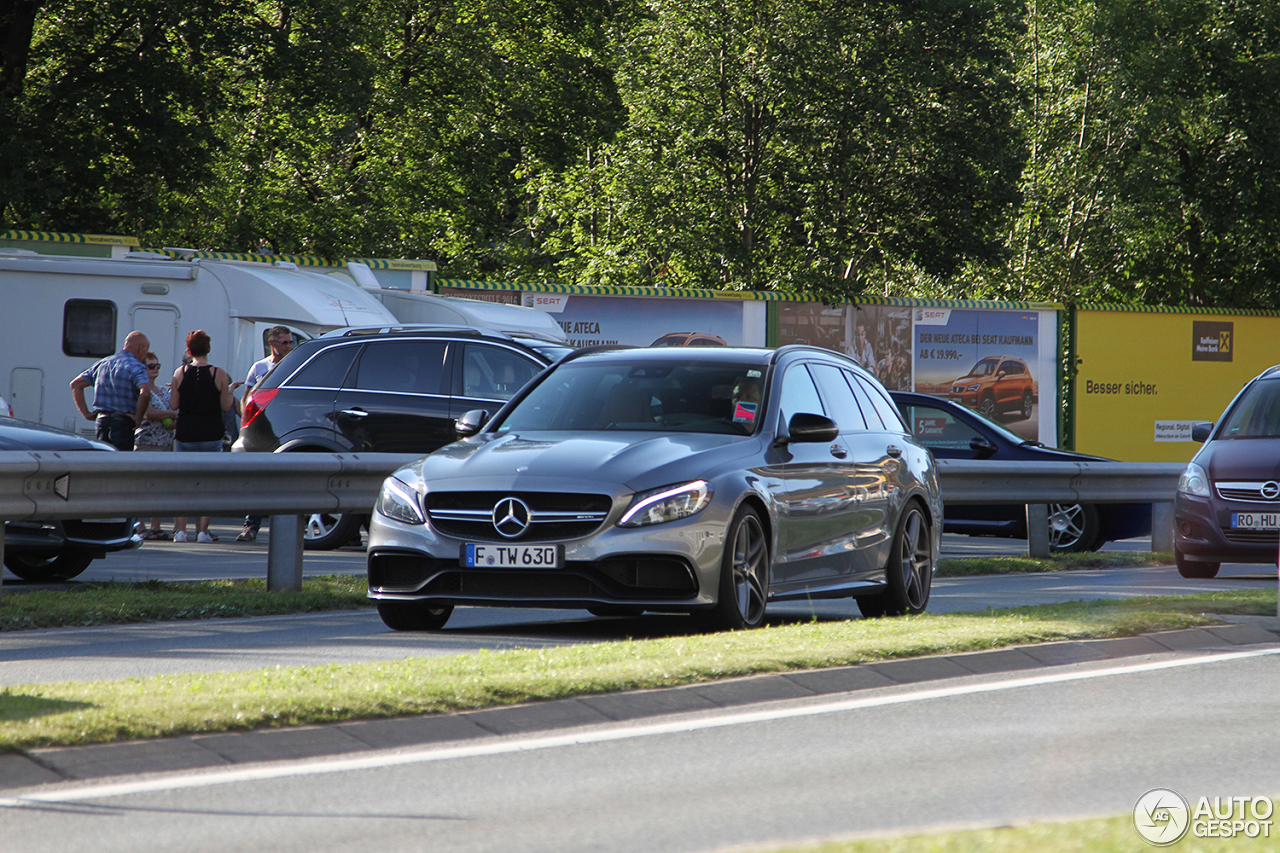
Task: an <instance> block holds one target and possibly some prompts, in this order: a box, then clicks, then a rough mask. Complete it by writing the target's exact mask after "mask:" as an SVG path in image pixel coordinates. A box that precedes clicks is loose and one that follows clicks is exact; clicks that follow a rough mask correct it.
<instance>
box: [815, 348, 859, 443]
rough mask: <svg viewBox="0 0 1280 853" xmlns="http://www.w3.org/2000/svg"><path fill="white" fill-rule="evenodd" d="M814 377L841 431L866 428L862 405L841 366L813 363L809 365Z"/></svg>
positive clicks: (832, 417)
mask: <svg viewBox="0 0 1280 853" xmlns="http://www.w3.org/2000/svg"><path fill="white" fill-rule="evenodd" d="M809 371H810V372H811V373H813V378H814V379H816V380H817V381H818V387H820V388H821V389H822V399H823V401H825V402H826V404H827V408H829V409H830V410H831V419H832V420H833V421H835V422H836V424H837V425H839V427H840V432H842V433H843V432H854V431H855V430H865V429H866V428H867V421H866V419H865V418H864V417H863V416H862V407H861V406H859V405H858V401H857V400H856V399H855V398H854V396H853V389H852V388H850V387H849V383H847V382H845V379H844V376H843V375H842V372H841V370H840V368H838V367H833V366H832V365H829V364H813V365H810V366H809Z"/></svg>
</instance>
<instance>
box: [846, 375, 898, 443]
mask: <svg viewBox="0 0 1280 853" xmlns="http://www.w3.org/2000/svg"><path fill="white" fill-rule="evenodd" d="M846 375H847V376H848V377H849V381H850V384H852V385H853V387H854V388H855V389H856V390H859V391H861V393H860V394H859V395H858V401H859V402H862V400H863V398H864V395H865V398H866V399H868V400H870V401H871V405H872V406H873V407H874V408H875V410H876V413H877V414H878V415H880V420H881V421H882V422H883V423H884V426H885V429H887V430H890V431H892V432H904V431H905V427H904V425H903V423H902V414H901V413H900V412H899V411H898V407H897V406H895V405H894V404H893V401H892V400H890V399H889V396H888V395H887V394H885V392H884V390H883V389H882V388H881V387H880V386H879V385H877V384H876V383H875V382H869V381H867V380H866V379H864V378H863V377H861V376H858V375H857V374H854V373H848V374H846ZM867 420H868V421H870V420H871V418H870V417H868V418H867Z"/></svg>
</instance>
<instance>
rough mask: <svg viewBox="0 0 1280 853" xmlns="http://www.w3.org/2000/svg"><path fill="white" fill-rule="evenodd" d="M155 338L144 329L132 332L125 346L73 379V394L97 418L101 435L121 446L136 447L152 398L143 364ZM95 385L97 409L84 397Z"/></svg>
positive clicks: (83, 412)
mask: <svg viewBox="0 0 1280 853" xmlns="http://www.w3.org/2000/svg"><path fill="white" fill-rule="evenodd" d="M150 349H151V341H149V340H147V336H146V335H144V334H143V333H142V332H136V331H135V332H130V333H129V335H128V336H127V337H126V338H125V339H124V349H122V350H121V351H120V352H118V353H116V354H115V355H113V356H109V357H107V358H104V359H102V360H101V361H99V362H98V363H97V364H95V365H94V366H93V367H90V368H89V369H88V370H86V371H85V372H84V373H81V374H80V375H79V376H77V377H76V378H75V379H72V380H71V397H72V399H74V400H75V403H76V408H77V409H79V410H80V414H81V415H82V416H83V417H84V418H85V420H91V421H95V420H96V421H97V438H98V439H99V440H100V441H105V442H107V443H108V444H110V445H112V446H113V447H115V448H116V449H117V450H133V431H134V430H135V429H137V426H138V424H139V423H141V422H142V416H143V415H144V414H145V413H146V411H147V404H148V403H149V402H151V380H150V376H149V375H148V373H147V366H146V365H145V364H143V361H142V360H143V359H144V358H145V357H146V355H147V352H148V350H150ZM90 386H93V411H89V407H88V406H87V405H86V404H85V401H84V389H86V388H88V387H90Z"/></svg>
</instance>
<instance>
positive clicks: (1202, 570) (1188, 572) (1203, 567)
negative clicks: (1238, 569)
mask: <svg viewBox="0 0 1280 853" xmlns="http://www.w3.org/2000/svg"><path fill="white" fill-rule="evenodd" d="M1173 562H1174V564H1175V565H1176V566H1177V567H1178V574H1180V575H1182V576H1183V577H1184V578H1216V577H1217V576H1218V569H1220V568H1222V563H1202V562H1200V561H1198V560H1188V559H1187V558H1186V557H1184V556H1183V554H1182V552H1181V551H1179V550H1178V549H1177V548H1174V549H1173Z"/></svg>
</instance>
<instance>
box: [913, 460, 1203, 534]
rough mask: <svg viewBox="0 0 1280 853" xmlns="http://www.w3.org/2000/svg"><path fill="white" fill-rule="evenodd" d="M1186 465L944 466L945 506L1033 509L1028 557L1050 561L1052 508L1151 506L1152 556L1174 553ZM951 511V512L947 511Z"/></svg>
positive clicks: (1029, 518)
mask: <svg viewBox="0 0 1280 853" xmlns="http://www.w3.org/2000/svg"><path fill="white" fill-rule="evenodd" d="M1186 467H1187V466H1186V464H1185V463H1182V462H1033V463H1027V462H1011V461H1004V460H994V459H993V460H989V461H983V462H979V461H974V460H968V459H940V460H938V482H939V485H940V486H941V488H942V500H943V504H944V507H945V504H988V503H1011V504H1026V505H1027V553H1028V554H1030V555H1031V556H1033V557H1047V556H1049V517H1048V507H1047V506H1046V505H1047V504H1051V503H1064V504H1074V503H1090V504H1106V503H1149V504H1151V550H1152V551H1172V550H1173V494H1174V492H1175V491H1177V488H1178V479H1179V478H1180V477H1181V476H1182V472H1183V471H1184V470H1186ZM944 511H945V509H944Z"/></svg>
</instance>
